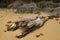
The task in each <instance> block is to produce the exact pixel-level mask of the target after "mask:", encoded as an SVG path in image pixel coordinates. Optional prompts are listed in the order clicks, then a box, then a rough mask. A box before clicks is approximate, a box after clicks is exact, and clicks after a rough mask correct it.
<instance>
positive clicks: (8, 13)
mask: <svg viewBox="0 0 60 40" xmlns="http://www.w3.org/2000/svg"><path fill="white" fill-rule="evenodd" d="M41 13H42V14H43V12H41ZM36 15H37V14H15V11H13V10H12V9H0V40H60V24H59V21H60V18H58V19H59V20H58V21H56V20H55V19H50V20H48V21H47V22H46V23H45V24H44V26H42V27H41V28H39V29H37V30H35V31H34V32H31V33H29V34H28V35H27V36H25V37H24V38H21V39H18V38H16V37H15V36H16V35H17V34H19V33H20V32H21V30H20V29H18V30H16V31H6V32H4V30H6V28H7V27H6V26H5V24H7V22H8V21H13V22H14V21H16V20H17V19H19V18H20V17H28V16H36ZM44 15H45V14H44ZM40 33H42V34H43V35H41V36H40V37H38V38H37V37H36V35H38V34H40Z"/></svg>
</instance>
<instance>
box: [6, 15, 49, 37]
mask: <svg viewBox="0 0 60 40" xmlns="http://www.w3.org/2000/svg"><path fill="white" fill-rule="evenodd" d="M48 19H49V16H46V17H44V18H41V17H39V16H36V17H31V18H29V19H28V18H26V20H25V19H23V20H20V21H17V22H14V23H13V24H11V25H10V26H8V27H7V30H8V31H14V30H16V29H18V28H19V27H20V28H24V31H23V32H22V33H20V34H18V35H16V37H18V38H22V37H24V36H26V35H27V34H28V33H30V32H32V31H33V30H35V29H37V28H40V27H42V25H43V24H44V23H45V22H46V21H47V20H48Z"/></svg>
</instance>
